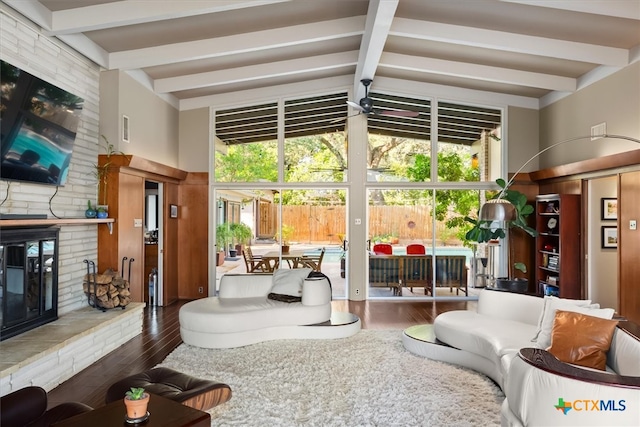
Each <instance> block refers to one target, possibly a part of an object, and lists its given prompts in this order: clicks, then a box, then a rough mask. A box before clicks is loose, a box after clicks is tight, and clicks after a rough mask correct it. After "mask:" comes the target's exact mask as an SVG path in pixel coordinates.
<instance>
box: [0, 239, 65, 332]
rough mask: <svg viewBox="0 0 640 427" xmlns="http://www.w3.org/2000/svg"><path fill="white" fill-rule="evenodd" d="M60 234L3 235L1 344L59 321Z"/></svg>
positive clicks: (0, 249)
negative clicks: (8, 339) (2, 341)
mask: <svg viewBox="0 0 640 427" xmlns="http://www.w3.org/2000/svg"><path fill="white" fill-rule="evenodd" d="M58 234H59V229H58V228H56V227H31V228H3V230H2V233H0V306H1V307H2V310H0V327H1V329H0V340H5V339H7V338H11V337H13V336H16V335H18V334H21V333H23V332H26V331H29V330H31V329H34V328H37V327H38V326H41V325H44V324H46V323H49V322H52V321H54V320H56V319H57V318H58V241H59V239H58Z"/></svg>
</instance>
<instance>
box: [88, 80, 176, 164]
mask: <svg viewBox="0 0 640 427" xmlns="http://www.w3.org/2000/svg"><path fill="white" fill-rule="evenodd" d="M100 80H101V81H100V133H101V134H103V135H105V136H106V137H107V139H108V140H109V142H110V143H112V144H113V145H114V146H115V148H116V149H117V150H119V151H122V152H124V153H125V154H131V155H134V156H140V157H142V158H144V159H147V160H152V161H154V162H157V163H161V164H163V165H167V166H171V167H176V168H177V167H178V110H177V109H176V108H174V107H173V106H172V105H170V104H169V103H167V102H166V101H164V100H163V99H162V98H160V97H159V96H157V95H156V94H154V93H153V92H152V91H151V90H149V89H148V88H146V87H144V86H143V85H142V84H140V83H139V82H138V81H136V80H135V79H134V78H132V77H131V76H130V75H128V74H127V73H125V72H123V71H118V70H112V71H103V72H102V73H101V76H100ZM123 116H127V117H128V118H129V142H128V143H127V142H124V141H123V140H122V117H123Z"/></svg>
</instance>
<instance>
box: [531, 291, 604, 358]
mask: <svg viewBox="0 0 640 427" xmlns="http://www.w3.org/2000/svg"><path fill="white" fill-rule="evenodd" d="M558 309H560V310H563V311H573V312H574V313H582V314H586V315H587V316H593V317H599V318H601V319H611V318H613V315H614V313H615V310H614V309H613V308H600V304H591V305H590V306H587V307H579V306H577V305H574V304H565V305H564V306H563V305H562V304H559V303H557V302H556V303H554V304H553V305H552V308H551V309H550V310H546V311H545V317H544V319H542V330H541V331H540V334H539V335H538V339H537V341H536V347H537V348H542V349H545V350H546V349H547V348H549V347H550V346H551V331H552V330H553V321H554V320H555V318H556V310H558Z"/></svg>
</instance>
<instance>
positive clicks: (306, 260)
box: [296, 248, 325, 271]
mask: <svg viewBox="0 0 640 427" xmlns="http://www.w3.org/2000/svg"><path fill="white" fill-rule="evenodd" d="M324 250H325V249H324V248H322V249H321V250H320V254H319V255H304V256H302V257H301V258H300V259H299V260H298V262H297V265H296V267H298V268H305V267H308V268H310V269H312V270H313V271H321V270H320V269H321V267H322V259H323V258H324Z"/></svg>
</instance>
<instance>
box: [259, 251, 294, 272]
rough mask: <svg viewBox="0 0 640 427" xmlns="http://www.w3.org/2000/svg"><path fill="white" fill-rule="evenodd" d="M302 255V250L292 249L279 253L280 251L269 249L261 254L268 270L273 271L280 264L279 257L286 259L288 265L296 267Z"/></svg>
mask: <svg viewBox="0 0 640 427" xmlns="http://www.w3.org/2000/svg"><path fill="white" fill-rule="evenodd" d="M303 256H304V250H294V251H291V250H290V251H289V252H286V253H284V252H283V253H282V254H280V251H269V252H267V253H266V254H264V255H262V259H263V260H264V261H265V264H267V266H268V268H269V271H270V272H273V271H275V270H276V269H277V268H278V267H279V266H280V259H281V258H282V259H283V260H286V261H287V263H289V267H291V268H297V267H298V265H299V264H300V263H299V261H300V258H302V257H303Z"/></svg>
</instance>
